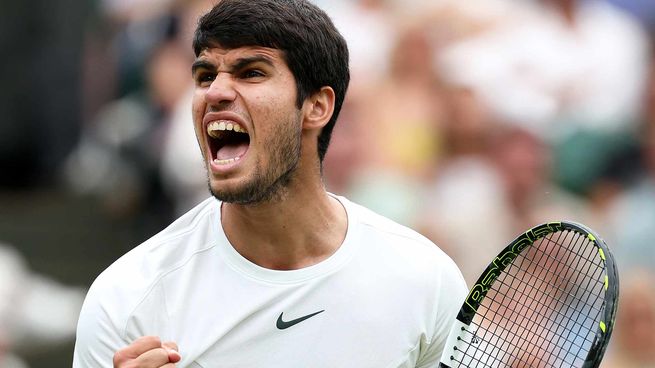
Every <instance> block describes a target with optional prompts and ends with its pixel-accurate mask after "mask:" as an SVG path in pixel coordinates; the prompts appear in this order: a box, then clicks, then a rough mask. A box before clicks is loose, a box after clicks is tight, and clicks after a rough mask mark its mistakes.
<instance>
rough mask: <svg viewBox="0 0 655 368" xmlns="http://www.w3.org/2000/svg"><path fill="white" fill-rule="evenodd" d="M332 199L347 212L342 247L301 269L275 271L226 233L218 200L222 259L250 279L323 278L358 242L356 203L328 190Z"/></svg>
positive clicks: (290, 280)
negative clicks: (250, 256)
mask: <svg viewBox="0 0 655 368" xmlns="http://www.w3.org/2000/svg"><path fill="white" fill-rule="evenodd" d="M328 194H329V195H330V196H331V197H332V198H334V199H336V200H337V201H339V203H341V205H342V206H343V208H344V209H345V211H346V220H347V227H346V236H345V237H344V240H343V242H342V243H341V245H340V246H339V248H338V249H337V250H336V251H335V252H334V253H333V254H332V255H330V256H329V257H328V258H326V259H324V260H323V261H321V262H319V263H316V264H314V265H311V266H307V267H303V268H299V269H297V270H284V271H282V270H273V269H269V268H265V267H262V266H259V265H257V264H255V263H253V262H251V261H250V260H248V259H247V258H245V257H243V256H242V255H241V254H240V253H239V252H237V251H236V249H234V246H233V245H232V244H231V243H230V241H229V240H228V239H227V236H226V235H225V231H223V228H222V226H223V225H222V222H221V217H222V214H221V205H222V202H220V201H216V206H217V208H216V210H215V211H214V219H213V220H212V223H213V224H218V225H219V226H220V231H217V227H215V226H212V230H213V231H214V232H215V233H216V234H215V236H214V239H217V240H218V249H219V251H220V253H221V256H222V259H223V260H224V261H225V263H226V264H227V265H228V266H230V268H232V269H233V270H235V271H236V272H238V273H240V274H242V275H244V276H247V277H249V278H252V279H255V280H258V281H261V282H266V283H274V284H293V283H299V282H303V281H307V280H310V279H313V278H316V277H320V276H323V275H326V274H329V273H332V272H334V271H336V270H338V269H339V268H341V267H342V266H343V265H344V264H345V263H346V262H348V260H349V259H350V258H351V257H352V255H353V253H354V247H355V244H356V242H355V241H353V237H354V234H355V230H356V227H357V224H358V220H357V214H356V211H355V209H354V208H353V206H352V203H351V202H350V201H348V200H347V199H346V198H344V197H341V196H337V195H334V194H332V193H328Z"/></svg>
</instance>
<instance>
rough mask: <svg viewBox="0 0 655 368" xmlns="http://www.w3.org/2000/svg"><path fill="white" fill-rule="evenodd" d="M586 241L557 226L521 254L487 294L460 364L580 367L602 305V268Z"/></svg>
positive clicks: (474, 322) (594, 249) (470, 332)
mask: <svg viewBox="0 0 655 368" xmlns="http://www.w3.org/2000/svg"><path fill="white" fill-rule="evenodd" d="M589 243H591V241H590V240H588V239H587V238H586V237H585V236H583V235H581V234H578V233H576V232H572V231H560V232H557V233H553V234H550V235H548V236H546V237H544V238H541V239H539V240H538V241H537V242H535V243H534V244H533V245H532V246H531V247H530V249H526V250H524V251H523V252H522V253H520V254H519V255H518V256H517V258H516V259H515V261H514V262H513V263H512V264H510V265H509V266H508V267H507V268H506V269H505V272H504V273H502V274H501V275H500V276H499V277H498V279H497V280H496V281H495V282H494V284H493V285H492V288H491V289H490V290H489V291H488V292H487V296H486V297H485V299H484V300H483V303H482V305H481V306H480V307H479V308H478V313H477V315H476V318H475V319H474V321H473V323H472V324H471V327H473V328H472V329H471V330H470V331H468V332H469V335H470V339H465V340H464V342H465V344H463V346H465V348H463V349H460V350H461V353H462V354H461V356H460V357H459V358H458V360H456V361H458V362H460V363H463V364H469V365H471V363H472V362H473V363H475V364H473V365H472V366H477V367H501V366H502V367H504V366H509V367H512V368H514V367H571V366H574V364H575V365H580V364H581V362H582V361H583V360H584V358H585V356H586V352H587V351H588V350H589V347H590V346H591V344H592V342H593V340H594V337H595V331H596V330H597V323H598V321H599V320H600V315H601V313H602V311H603V305H604V298H603V293H599V288H601V290H602V287H603V285H604V283H603V273H604V265H603V264H602V262H601V261H600V259H599V256H598V254H597V248H596V247H595V246H589ZM499 321H500V323H498V322H499ZM491 326H493V327H491Z"/></svg>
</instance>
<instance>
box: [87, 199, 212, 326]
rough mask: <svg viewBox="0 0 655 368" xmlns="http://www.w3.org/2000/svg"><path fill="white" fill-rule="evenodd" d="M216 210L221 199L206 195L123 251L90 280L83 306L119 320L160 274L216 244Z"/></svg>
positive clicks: (163, 274)
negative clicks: (121, 254)
mask: <svg viewBox="0 0 655 368" xmlns="http://www.w3.org/2000/svg"><path fill="white" fill-rule="evenodd" d="M218 211H220V203H219V202H217V201H216V200H214V199H213V198H211V199H207V200H205V201H204V202H202V203H200V204H199V205H198V206H196V207H195V208H193V209H191V210H190V211H189V212H187V213H186V214H184V215H183V216H181V217H180V218H178V219H177V220H176V221H175V222H173V223H172V224H171V225H169V226H168V227H167V228H166V229H164V230H162V231H161V232H159V233H158V234H156V235H154V236H153V237H151V238H150V239H148V240H147V241H145V242H144V243H142V244H140V245H138V246H137V247H135V248H133V249H132V250H130V251H129V252H127V253H126V254H124V255H123V256H122V257H120V258H119V259H118V260H116V261H115V262H114V263H113V264H111V265H110V266H109V267H108V268H107V269H105V270H104V271H103V272H102V273H101V274H100V275H99V276H98V277H97V278H96V280H95V281H94V282H93V284H92V285H91V288H90V289H89V292H88V294H87V298H86V301H85V308H88V309H93V308H94V307H99V308H101V309H102V310H103V311H105V313H106V314H107V315H109V316H110V317H111V318H113V319H115V322H116V324H121V321H124V320H126V319H127V318H128V316H129V315H130V313H131V312H132V310H133V309H134V308H136V306H137V305H138V303H139V302H140V301H141V300H143V299H144V298H145V297H146V296H147V294H148V293H149V292H150V291H151V290H152V289H153V288H155V287H156V285H157V283H158V282H159V280H160V279H161V278H162V277H164V276H165V275H167V274H168V273H170V272H172V271H174V270H177V269H179V268H180V267H183V266H184V265H185V264H186V263H188V262H189V260H190V259H192V258H194V257H195V256H197V255H199V254H202V253H203V252H205V251H207V250H209V249H211V248H212V247H214V246H215V242H214V241H213V239H214V237H213V236H212V233H213V231H215V230H214V228H213V227H212V224H214V221H215V220H216V221H218V217H217V216H218V213H217V212H218ZM83 312H84V310H83Z"/></svg>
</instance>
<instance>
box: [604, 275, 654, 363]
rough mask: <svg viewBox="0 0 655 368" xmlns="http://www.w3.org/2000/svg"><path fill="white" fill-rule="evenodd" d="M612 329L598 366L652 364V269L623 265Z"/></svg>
mask: <svg viewBox="0 0 655 368" xmlns="http://www.w3.org/2000/svg"><path fill="white" fill-rule="evenodd" d="M622 271H623V274H622V275H621V294H620V295H621V298H620V299H619V308H618V312H617V313H618V315H617V317H616V324H615V329H614V332H613V334H612V340H611V342H610V347H609V349H608V352H607V356H606V358H605V360H604V361H603V363H602V364H601V367H603V368H645V367H654V366H655V297H654V295H655V287H654V286H653V285H655V277H654V274H653V271H652V269H648V270H644V269H639V268H633V269H623V270H622Z"/></svg>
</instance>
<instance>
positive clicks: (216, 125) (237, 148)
mask: <svg viewBox="0 0 655 368" xmlns="http://www.w3.org/2000/svg"><path fill="white" fill-rule="evenodd" d="M207 134H208V135H209V150H210V151H211V154H212V159H213V161H214V164H216V165H227V164H231V163H234V162H236V161H239V160H240V159H241V157H243V155H245V154H246V152H247V151H248V147H249V146H250V135H248V131H246V129H245V128H244V127H242V126H240V125H239V124H236V123H234V122H232V121H225V120H217V121H213V122H211V123H209V124H207Z"/></svg>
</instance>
